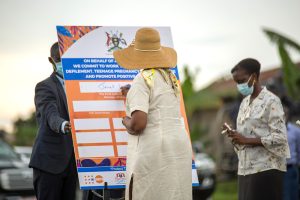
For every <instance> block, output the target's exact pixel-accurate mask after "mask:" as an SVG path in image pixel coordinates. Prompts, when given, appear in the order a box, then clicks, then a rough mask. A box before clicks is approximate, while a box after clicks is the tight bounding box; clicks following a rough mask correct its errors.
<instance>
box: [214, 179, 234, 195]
mask: <svg viewBox="0 0 300 200" xmlns="http://www.w3.org/2000/svg"><path fill="white" fill-rule="evenodd" d="M212 200H237V180H230V181H226V182H218V183H217V187H216V190H215V192H214V194H213V196H212Z"/></svg>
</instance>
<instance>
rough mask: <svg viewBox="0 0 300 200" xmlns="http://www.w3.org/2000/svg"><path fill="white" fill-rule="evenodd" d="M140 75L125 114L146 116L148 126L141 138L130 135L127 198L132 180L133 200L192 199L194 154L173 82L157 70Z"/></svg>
mask: <svg viewBox="0 0 300 200" xmlns="http://www.w3.org/2000/svg"><path fill="white" fill-rule="evenodd" d="M152 72H155V73H153V74H152ZM141 73H144V74H143V75H144V76H142V74H141ZM141 73H139V74H138V75H137V76H136V77H135V79H134V81H133V83H132V86H131V88H130V90H129V92H128V94H127V100H126V113H127V116H129V117H130V116H131V114H132V112H134V111H136V110H140V111H143V112H145V113H147V126H146V129H145V130H144V131H143V133H141V134H140V135H138V136H133V135H130V134H129V138H128V148H127V166H126V167H127V183H126V199H127V200H128V199H129V183H130V178H131V177H133V191H132V197H133V200H169V199H170V200H171V199H172V200H191V199H192V168H191V163H192V151H191V145H190V140H189V137H188V135H187V133H186V130H185V127H184V123H183V120H182V116H181V112H180V100H179V97H178V96H176V95H175V92H174V89H173V88H172V83H171V79H169V80H167V81H166V80H165V79H164V77H163V76H162V74H161V73H159V71H158V70H152V71H151V70H144V71H142V72H141ZM145 76H147V77H148V78H149V80H150V82H151V81H152V83H151V84H150V85H152V86H151V87H149V85H148V84H147V83H146V81H145V79H144V77H145Z"/></svg>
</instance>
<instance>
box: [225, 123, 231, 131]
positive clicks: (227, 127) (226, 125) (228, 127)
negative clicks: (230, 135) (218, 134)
mask: <svg viewBox="0 0 300 200" xmlns="http://www.w3.org/2000/svg"><path fill="white" fill-rule="evenodd" d="M224 126H225V127H226V129H227V130H229V131H232V128H231V127H230V126H229V125H228V124H227V123H226V122H225V123H224Z"/></svg>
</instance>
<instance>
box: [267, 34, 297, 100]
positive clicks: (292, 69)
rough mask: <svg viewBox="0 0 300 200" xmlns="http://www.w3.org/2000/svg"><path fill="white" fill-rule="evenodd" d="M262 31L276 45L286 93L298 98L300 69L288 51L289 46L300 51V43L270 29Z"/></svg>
mask: <svg viewBox="0 0 300 200" xmlns="http://www.w3.org/2000/svg"><path fill="white" fill-rule="evenodd" d="M263 31H264V32H265V34H266V35H267V36H268V37H269V38H270V39H271V41H272V42H274V43H275V44H276V45H277V48H278V52H279V55H280V59H281V63H282V69H283V75H284V76H283V80H284V84H285V86H286V88H287V92H288V94H289V95H290V96H291V97H292V98H293V99H295V100H300V95H299V94H300V69H299V67H298V66H297V65H296V64H295V63H294V62H293V61H292V59H291V57H290V55H289V53H288V49H289V48H292V49H294V50H296V51H297V52H299V53H300V45H299V44H297V43H296V42H294V41H292V40H291V39H289V38H287V37H286V36H283V35H282V34H279V33H276V32H274V31H272V30H269V29H264V30H263Z"/></svg>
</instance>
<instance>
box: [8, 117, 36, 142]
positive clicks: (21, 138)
mask: <svg viewBox="0 0 300 200" xmlns="http://www.w3.org/2000/svg"><path fill="white" fill-rule="evenodd" d="M36 132H37V124H36V119H35V112H33V113H31V114H30V116H29V117H28V118H27V119H23V118H21V117H19V118H18V119H17V120H15V121H14V132H13V133H14V135H15V142H14V145H20V146H31V145H32V144H33V141H34V138H35V136H36Z"/></svg>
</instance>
